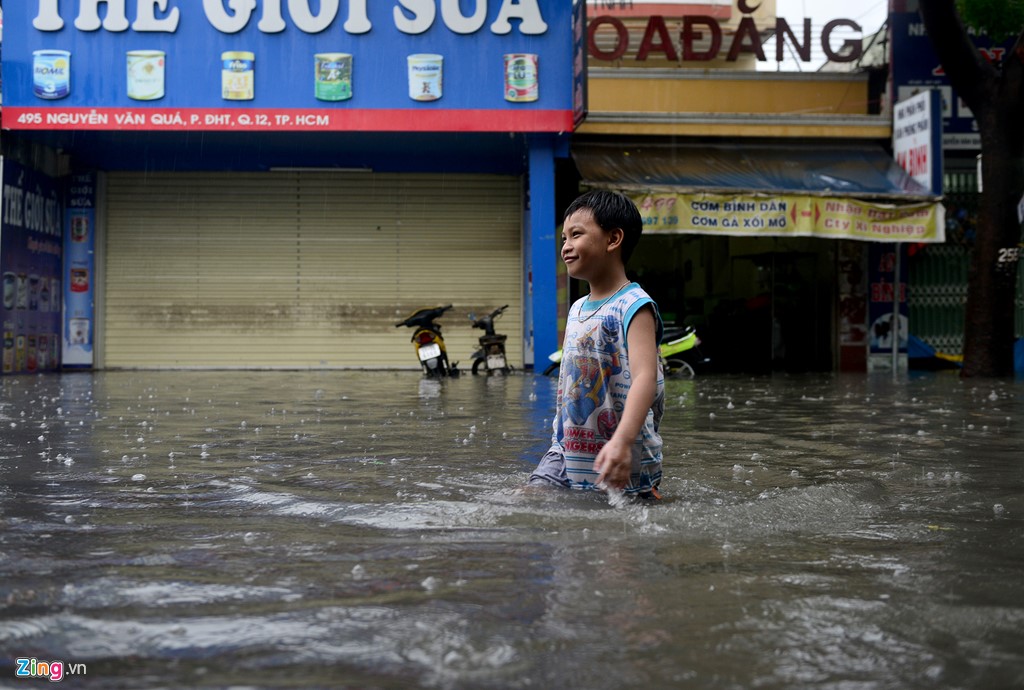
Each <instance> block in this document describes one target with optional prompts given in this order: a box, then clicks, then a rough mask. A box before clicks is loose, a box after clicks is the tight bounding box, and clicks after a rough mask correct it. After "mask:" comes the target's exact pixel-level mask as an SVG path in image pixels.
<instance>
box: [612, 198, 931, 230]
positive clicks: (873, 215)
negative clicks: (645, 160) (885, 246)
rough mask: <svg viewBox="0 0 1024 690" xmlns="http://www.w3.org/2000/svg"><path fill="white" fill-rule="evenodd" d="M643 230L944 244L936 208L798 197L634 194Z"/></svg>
mask: <svg viewBox="0 0 1024 690" xmlns="http://www.w3.org/2000/svg"><path fill="white" fill-rule="evenodd" d="M632 199H633V201H634V202H635V203H636V205H637V207H638V208H639V209H640V215H641V216H642V217H643V221H644V231H645V232H652V233H656V232H664V233H680V234H698V235H737V236H755V237H828V238H833V239H849V240H864V241H869V242H944V241H945V239H946V235H945V213H944V209H943V207H942V204H940V203H936V202H924V203H915V204H884V203H877V202H869V201H861V200H859V199H836V198H828V197H816V196H809V195H800V194H783V195H756V194H737V195H732V194H703V193H692V194H672V193H666V194H634V195H632Z"/></svg>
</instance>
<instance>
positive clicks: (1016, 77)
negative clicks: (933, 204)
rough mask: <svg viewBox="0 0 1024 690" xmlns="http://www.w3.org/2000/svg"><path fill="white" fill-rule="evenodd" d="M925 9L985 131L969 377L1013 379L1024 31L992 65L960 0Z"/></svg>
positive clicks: (936, 41)
mask: <svg viewBox="0 0 1024 690" xmlns="http://www.w3.org/2000/svg"><path fill="white" fill-rule="evenodd" d="M918 12H919V13H920V15H921V19H922V20H923V21H924V24H925V28H926V30H927V31H928V36H929V38H930V39H931V42H932V46H933V47H934V48H935V52H936V54H937V55H938V56H939V61H940V62H941V63H942V66H943V68H944V69H945V71H946V75H947V77H948V78H949V82H950V84H951V85H952V86H953V88H954V89H955V90H956V92H957V94H958V95H959V96H960V97H961V98H963V99H964V101H966V102H967V104H968V105H969V106H970V108H971V110H972V111H974V116H975V119H976V120H977V122H978V132H979V134H980V135H981V153H982V161H981V176H982V193H981V204H980V207H981V208H980V213H979V215H978V224H977V227H976V229H975V239H974V249H973V251H972V252H971V267H970V272H969V274H968V278H967V317H966V320H965V321H966V322H965V324H964V326H965V329H964V368H963V370H962V375H963V376H964V377H970V376H1012V375H1013V373H1014V372H1013V345H1014V311H1015V305H1014V300H1015V299H1016V288H1017V261H1018V258H1019V252H1020V241H1021V237H1020V234H1021V233H1020V223H1019V221H1018V220H1017V211H1016V209H1017V202H1018V201H1019V200H1020V198H1021V194H1024V124H1022V123H1024V32H1022V33H1019V34H1018V36H1017V40H1016V41H1014V43H1013V47H1012V48H1011V49H1010V50H1009V51H1008V52H1007V53H1006V54H1005V55H1004V56H1003V58H1002V62H1001V64H998V65H997V64H989V63H988V62H987V61H986V60H985V59H983V58H982V56H981V54H980V52H979V51H978V49H977V48H976V47H975V46H974V44H973V42H972V41H971V38H970V36H969V35H968V31H967V29H966V27H965V26H964V24H963V22H962V21H961V19H960V16H959V14H957V11H956V5H955V2H954V0H921V2H920V3H919V4H918ZM1013 30H1014V31H1020V30H1019V29H1018V28H1016V27H1014V29H1013Z"/></svg>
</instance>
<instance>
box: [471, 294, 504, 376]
mask: <svg viewBox="0 0 1024 690" xmlns="http://www.w3.org/2000/svg"><path fill="white" fill-rule="evenodd" d="M506 309H508V305H507V304H506V305H505V306H504V307H501V308H499V309H495V310H494V311H492V312H491V313H490V314H488V315H487V316H481V317H480V318H479V319H478V318H476V315H475V314H470V315H469V319H470V321H472V322H473V328H480V329H483V332H484V334H483V335H482V336H480V349H479V350H477V351H476V352H474V353H473V373H474V374H478V373H479V372H480V369H483V370H484V371H486V372H487V374H488V375H490V374H493V373H495V372H500V373H502V374H507V373H509V372H510V371H512V367H511V366H510V365H509V363H508V359H507V358H506V357H505V341H506V340H507V339H508V336H507V335H502V334H500V333H495V332H494V319H496V318H497V317H499V316H501V314H502V312H504V311H505V310H506Z"/></svg>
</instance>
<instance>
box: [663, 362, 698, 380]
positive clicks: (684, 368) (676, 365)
mask: <svg viewBox="0 0 1024 690" xmlns="http://www.w3.org/2000/svg"><path fill="white" fill-rule="evenodd" d="M695 375H696V372H694V370H693V367H691V366H690V364H689V362H687V361H685V360H682V359H670V360H667V361H666V362H665V377H666V378H672V379H692V378H693V377H694V376H695Z"/></svg>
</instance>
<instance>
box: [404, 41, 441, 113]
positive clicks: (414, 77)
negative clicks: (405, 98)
mask: <svg viewBox="0 0 1024 690" xmlns="http://www.w3.org/2000/svg"><path fill="white" fill-rule="evenodd" d="M408 61H409V98H411V99H413V100H414V101H436V100H437V99H439V98H440V97H441V90H442V78H441V66H442V63H443V62H444V57H443V56H441V55H434V54H431V53H419V54H416V55H410V56H409V57H408Z"/></svg>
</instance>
